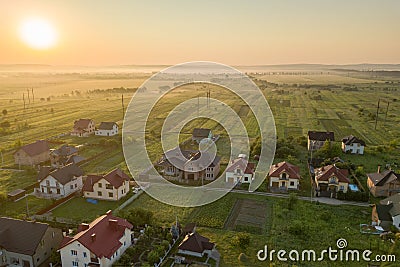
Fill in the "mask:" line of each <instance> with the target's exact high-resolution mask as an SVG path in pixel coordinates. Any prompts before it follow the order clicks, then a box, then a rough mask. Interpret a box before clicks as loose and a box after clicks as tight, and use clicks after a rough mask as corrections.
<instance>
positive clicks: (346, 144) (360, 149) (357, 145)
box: [342, 135, 365, 155]
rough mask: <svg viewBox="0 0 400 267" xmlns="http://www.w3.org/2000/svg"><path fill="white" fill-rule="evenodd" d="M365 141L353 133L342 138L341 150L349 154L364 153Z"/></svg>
mask: <svg viewBox="0 0 400 267" xmlns="http://www.w3.org/2000/svg"><path fill="white" fill-rule="evenodd" d="M364 148H365V142H364V141H363V140H361V139H358V138H357V137H355V136H353V135H349V136H347V137H345V138H343V139H342V151H343V152H345V153H348V152H349V153H351V154H359V155H362V154H364Z"/></svg>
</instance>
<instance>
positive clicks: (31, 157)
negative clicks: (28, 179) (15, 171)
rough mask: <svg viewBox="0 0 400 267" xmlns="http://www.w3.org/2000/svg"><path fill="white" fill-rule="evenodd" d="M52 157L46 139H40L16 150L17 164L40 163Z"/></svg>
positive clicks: (31, 164) (15, 158)
mask: <svg viewBox="0 0 400 267" xmlns="http://www.w3.org/2000/svg"><path fill="white" fill-rule="evenodd" d="M49 159H50V148H49V144H48V142H47V141H46V140H39V141H36V142H35V143H32V144H29V145H25V146H22V147H20V148H19V149H18V150H17V151H15V152H14V160H15V164H18V165H30V166H33V165H38V164H40V163H42V162H45V161H48V160H49Z"/></svg>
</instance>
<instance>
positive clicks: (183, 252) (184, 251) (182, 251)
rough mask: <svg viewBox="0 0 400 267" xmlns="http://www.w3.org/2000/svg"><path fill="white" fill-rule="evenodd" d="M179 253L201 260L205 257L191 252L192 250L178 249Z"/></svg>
mask: <svg viewBox="0 0 400 267" xmlns="http://www.w3.org/2000/svg"><path fill="white" fill-rule="evenodd" d="M178 253H179V254H185V255H189V256H194V257H199V258H201V257H203V255H204V253H199V252H194V251H190V250H183V249H178Z"/></svg>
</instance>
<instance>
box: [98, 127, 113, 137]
mask: <svg viewBox="0 0 400 267" xmlns="http://www.w3.org/2000/svg"><path fill="white" fill-rule="evenodd" d="M117 134H118V126H116V125H114V126H113V128H112V129H111V130H99V129H98V130H96V131H95V135H99V136H114V135H117Z"/></svg>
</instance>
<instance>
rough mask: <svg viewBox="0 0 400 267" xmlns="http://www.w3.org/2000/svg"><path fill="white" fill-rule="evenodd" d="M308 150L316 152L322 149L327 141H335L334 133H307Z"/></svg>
mask: <svg viewBox="0 0 400 267" xmlns="http://www.w3.org/2000/svg"><path fill="white" fill-rule="evenodd" d="M307 136H308V140H307V149H308V151H315V150H318V149H320V148H321V147H322V146H323V145H324V144H325V142H326V141H330V142H333V141H335V133H334V132H318V131H308V133H307Z"/></svg>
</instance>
